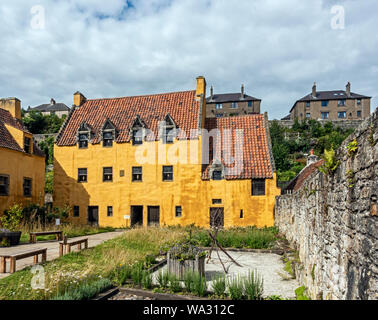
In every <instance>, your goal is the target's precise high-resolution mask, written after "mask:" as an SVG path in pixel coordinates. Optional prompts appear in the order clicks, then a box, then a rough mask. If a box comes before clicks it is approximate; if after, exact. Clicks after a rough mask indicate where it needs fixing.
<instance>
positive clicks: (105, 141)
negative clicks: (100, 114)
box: [102, 131, 114, 147]
mask: <svg viewBox="0 0 378 320" xmlns="http://www.w3.org/2000/svg"><path fill="white" fill-rule="evenodd" d="M113 140H114V134H113V132H112V131H107V132H104V134H103V138H102V146H103V147H112V146H113Z"/></svg>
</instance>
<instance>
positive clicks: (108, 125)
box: [102, 119, 117, 147]
mask: <svg viewBox="0 0 378 320" xmlns="http://www.w3.org/2000/svg"><path fill="white" fill-rule="evenodd" d="M116 134H117V131H116V128H115V126H114V124H113V123H112V122H111V121H110V120H109V119H106V121H105V124H104V126H103V127H102V146H103V147H112V146H113V141H114V140H115V138H116Z"/></svg>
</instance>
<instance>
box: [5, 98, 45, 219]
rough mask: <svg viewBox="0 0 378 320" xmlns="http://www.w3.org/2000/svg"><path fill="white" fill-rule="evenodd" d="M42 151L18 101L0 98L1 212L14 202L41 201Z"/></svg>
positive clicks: (43, 159) (42, 194) (43, 174)
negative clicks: (24, 119) (24, 120)
mask: <svg viewBox="0 0 378 320" xmlns="http://www.w3.org/2000/svg"><path fill="white" fill-rule="evenodd" d="M44 188H45V154H44V153H43V152H42V151H41V150H40V149H38V147H37V146H36V145H35V144H34V143H33V136H32V134H31V133H30V132H29V131H28V130H27V129H26V128H25V127H24V126H23V124H22V122H21V102H20V100H18V99H17V98H7V99H0V215H1V214H2V213H3V212H4V210H7V209H9V207H10V206H12V205H13V204H15V203H19V204H22V205H27V204H30V203H38V204H41V205H42V204H43V202H44V195H45V192H44Z"/></svg>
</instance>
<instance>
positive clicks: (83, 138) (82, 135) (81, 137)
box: [77, 122, 91, 149]
mask: <svg viewBox="0 0 378 320" xmlns="http://www.w3.org/2000/svg"><path fill="white" fill-rule="evenodd" d="M90 133H91V129H90V127H89V125H88V124H87V123H86V122H83V123H82V124H81V125H80V128H79V130H78V133H77V141H78V145H79V149H86V148H88V141H89V139H90Z"/></svg>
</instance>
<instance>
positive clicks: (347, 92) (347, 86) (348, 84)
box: [345, 81, 350, 97]
mask: <svg viewBox="0 0 378 320" xmlns="http://www.w3.org/2000/svg"><path fill="white" fill-rule="evenodd" d="M345 88H346V90H345V91H346V95H347V97H350V82H349V81H348V83H347V85H346V86H345Z"/></svg>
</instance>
